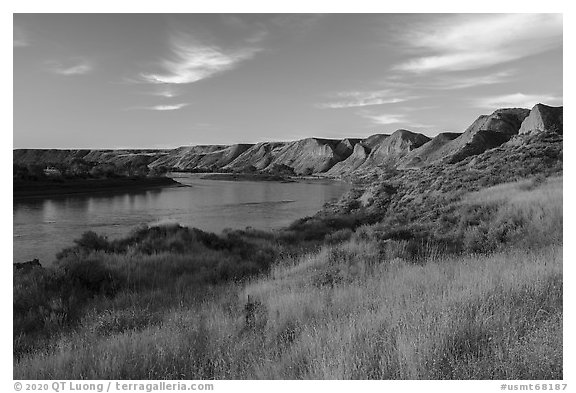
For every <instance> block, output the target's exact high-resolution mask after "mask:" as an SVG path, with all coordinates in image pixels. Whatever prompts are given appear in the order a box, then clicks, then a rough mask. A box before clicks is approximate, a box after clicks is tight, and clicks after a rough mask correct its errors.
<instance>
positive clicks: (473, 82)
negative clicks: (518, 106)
mask: <svg viewBox="0 0 576 393" xmlns="http://www.w3.org/2000/svg"><path fill="white" fill-rule="evenodd" d="M513 75H514V71H513V70H506V71H500V72H496V73H492V74H487V75H474V76H456V77H455V76H449V77H440V78H438V79H436V80H433V81H431V82H430V84H429V85H427V86H424V87H430V88H434V89H445V90H452V89H467V88H469V87H477V86H485V85H495V84H500V83H505V82H508V81H509V80H511V79H512V78H511V77H512V76H513Z"/></svg>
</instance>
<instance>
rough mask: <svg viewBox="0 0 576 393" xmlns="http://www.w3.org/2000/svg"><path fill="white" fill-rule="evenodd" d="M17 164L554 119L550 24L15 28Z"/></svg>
mask: <svg viewBox="0 0 576 393" xmlns="http://www.w3.org/2000/svg"><path fill="white" fill-rule="evenodd" d="M13 32H14V35H13V41H14V48H13V86H14V91H13V98H14V101H13V102H14V131H13V143H14V148H174V147H178V146H184V145H196V144H233V143H255V142H260V141H289V140H296V139H302V138H306V137H312V136H313V137H321V138H345V137H355V138H363V137H367V136H369V135H372V134H376V133H392V132H394V131H395V130H397V129H400V128H403V129H408V130H411V131H414V132H419V133H422V134H425V135H428V136H434V135H436V134H438V133H440V132H447V131H450V132H462V131H464V130H465V129H466V127H467V126H468V125H470V124H471V123H472V122H473V121H474V120H475V119H476V118H477V117H478V116H479V115H481V114H489V113H491V112H493V111H494V110H496V109H498V108H503V107H525V108H531V107H532V106H534V105H535V104H536V103H544V104H547V105H553V106H558V105H562V104H563V102H562V93H563V91H562V71H563V70H562V40H563V37H562V15H561V14H327V15H313V14H277V15H270V14H235V15H220V14H14V18H13Z"/></svg>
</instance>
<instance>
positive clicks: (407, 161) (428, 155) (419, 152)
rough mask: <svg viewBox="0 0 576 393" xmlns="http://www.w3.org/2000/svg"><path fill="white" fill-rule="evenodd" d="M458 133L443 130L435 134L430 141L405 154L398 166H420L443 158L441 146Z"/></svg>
mask: <svg viewBox="0 0 576 393" xmlns="http://www.w3.org/2000/svg"><path fill="white" fill-rule="evenodd" d="M460 135H462V134H460V133H456V132H443V133H441V134H438V135H436V136H435V137H434V138H433V139H432V140H431V141H429V142H427V143H425V144H423V145H422V146H420V147H419V148H417V149H415V150H412V151H411V152H409V153H408V154H406V156H404V158H402V159H401V160H400V162H399V163H398V168H399V169H412V168H421V167H423V166H425V165H427V164H429V163H432V162H435V161H438V160H441V159H442V158H443V156H442V154H443V153H442V147H443V146H444V145H446V144H447V143H449V142H451V141H453V140H454V139H456V138H458V137H459V136H460Z"/></svg>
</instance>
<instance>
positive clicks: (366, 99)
mask: <svg viewBox="0 0 576 393" xmlns="http://www.w3.org/2000/svg"><path fill="white" fill-rule="evenodd" d="M412 98H414V97H402V96H400V95H399V94H398V93H397V92H395V91H393V90H372V91H344V92H339V93H336V94H334V95H333V98H332V100H331V101H329V102H324V103H320V104H318V105H317V107H318V108H322V109H340V108H355V107H362V106H371V105H383V104H396V103H399V102H404V101H407V100H409V99H412Z"/></svg>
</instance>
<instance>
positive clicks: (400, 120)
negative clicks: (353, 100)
mask: <svg viewBox="0 0 576 393" xmlns="http://www.w3.org/2000/svg"><path fill="white" fill-rule="evenodd" d="M358 114H359V115H360V116H362V117H364V118H366V119H369V120H370V121H372V123H374V124H378V125H390V124H403V125H406V126H408V127H411V128H433V127H434V126H432V125H430V124H422V123H418V122H414V121H411V120H410V119H409V118H408V117H407V116H406V115H404V114H375V113H369V112H365V111H360V112H358Z"/></svg>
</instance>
